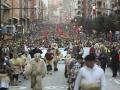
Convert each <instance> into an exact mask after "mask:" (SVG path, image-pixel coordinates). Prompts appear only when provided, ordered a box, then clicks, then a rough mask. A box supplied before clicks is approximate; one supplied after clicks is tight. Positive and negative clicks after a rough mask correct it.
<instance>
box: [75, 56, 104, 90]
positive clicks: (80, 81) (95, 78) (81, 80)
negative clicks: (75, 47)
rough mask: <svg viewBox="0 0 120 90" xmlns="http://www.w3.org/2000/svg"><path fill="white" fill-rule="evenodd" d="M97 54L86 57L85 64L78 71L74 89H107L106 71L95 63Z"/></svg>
mask: <svg viewBox="0 0 120 90" xmlns="http://www.w3.org/2000/svg"><path fill="white" fill-rule="evenodd" d="M95 61H96V60H95V56H93V55H87V56H86V57H85V66H83V67H82V68H81V69H80V70H79V73H78V76H77V78H76V81H75V86H74V90H106V89H105V87H106V81H105V75H104V71H103V70H102V69H101V68H100V67H99V66H98V65H96V64H95Z"/></svg>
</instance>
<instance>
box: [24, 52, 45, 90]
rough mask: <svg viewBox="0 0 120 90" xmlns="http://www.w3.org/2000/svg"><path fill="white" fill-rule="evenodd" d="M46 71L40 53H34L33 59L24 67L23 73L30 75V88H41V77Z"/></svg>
mask: <svg viewBox="0 0 120 90" xmlns="http://www.w3.org/2000/svg"><path fill="white" fill-rule="evenodd" d="M46 73H47V69H46V64H45V62H44V60H42V59H40V54H39V53H36V54H35V55H34V58H33V60H32V61H31V62H30V63H29V64H27V66H26V67H25V71H24V74H25V75H30V78H31V88H32V90H43V89H42V78H44V77H45V75H46Z"/></svg>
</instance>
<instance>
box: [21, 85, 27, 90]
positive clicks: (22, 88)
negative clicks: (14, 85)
mask: <svg viewBox="0 0 120 90" xmlns="http://www.w3.org/2000/svg"><path fill="white" fill-rule="evenodd" d="M26 88H27V87H24V86H22V87H20V88H19V89H20V90H24V89H26Z"/></svg>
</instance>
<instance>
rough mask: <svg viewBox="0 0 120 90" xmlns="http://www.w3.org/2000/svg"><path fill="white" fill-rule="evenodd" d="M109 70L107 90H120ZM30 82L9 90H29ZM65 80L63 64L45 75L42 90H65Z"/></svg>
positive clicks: (117, 81)
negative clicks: (55, 70) (50, 73)
mask: <svg viewBox="0 0 120 90" xmlns="http://www.w3.org/2000/svg"><path fill="white" fill-rule="evenodd" d="M111 75H112V73H111V71H110V70H109V69H107V71H106V80H107V90H120V77H117V78H112V77H111ZM29 82H30V81H23V83H22V84H21V85H20V86H17V87H15V86H12V87H11V88H10V90H31V89H30V83H29ZM66 82H67V80H66V79H65V78H64V64H59V71H58V72H54V73H53V75H47V76H46V77H45V78H44V81H43V87H44V89H43V90H67V83H66Z"/></svg>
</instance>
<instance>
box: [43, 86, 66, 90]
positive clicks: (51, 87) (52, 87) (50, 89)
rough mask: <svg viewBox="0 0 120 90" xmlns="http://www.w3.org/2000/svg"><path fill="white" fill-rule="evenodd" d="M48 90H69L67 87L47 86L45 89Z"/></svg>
mask: <svg viewBox="0 0 120 90" xmlns="http://www.w3.org/2000/svg"><path fill="white" fill-rule="evenodd" d="M44 88H45V89H46V90H56V89H58V88H59V89H67V86H47V87H44Z"/></svg>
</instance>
